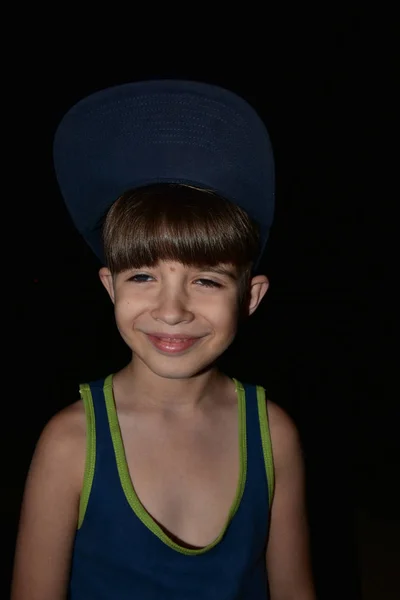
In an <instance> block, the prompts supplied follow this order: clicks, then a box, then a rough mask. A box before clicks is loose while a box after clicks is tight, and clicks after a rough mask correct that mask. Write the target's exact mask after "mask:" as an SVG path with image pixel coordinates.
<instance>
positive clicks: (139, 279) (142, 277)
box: [128, 273, 152, 283]
mask: <svg viewBox="0 0 400 600" xmlns="http://www.w3.org/2000/svg"><path fill="white" fill-rule="evenodd" d="M149 279H152V277H151V276H150V275H146V273H136V274H135V275H132V276H131V277H129V279H128V281H135V282H136V283H146V282H147V281H148V280H149Z"/></svg>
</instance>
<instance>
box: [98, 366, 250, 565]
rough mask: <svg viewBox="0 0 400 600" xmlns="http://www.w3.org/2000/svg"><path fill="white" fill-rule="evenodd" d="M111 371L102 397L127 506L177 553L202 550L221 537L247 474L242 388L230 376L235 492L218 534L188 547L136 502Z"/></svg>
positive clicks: (213, 545)
mask: <svg viewBox="0 0 400 600" xmlns="http://www.w3.org/2000/svg"><path fill="white" fill-rule="evenodd" d="M112 378H113V376H112V375H109V376H108V377H107V378H106V380H105V382H104V397H105V401H106V409H107V415H108V422H109V425H110V432H111V437H112V442H113V446H114V452H115V459H116V463H117V468H118V473H119V478H120V481H121V486H122V489H123V491H124V493H125V497H126V499H127V501H128V503H129V505H130V506H131V508H132V510H133V511H134V512H135V514H136V516H137V517H138V518H139V519H140V520H141V521H142V523H143V524H144V525H145V526H146V527H147V528H148V529H149V530H150V531H151V532H152V533H154V535H156V536H157V537H158V538H159V539H160V540H161V541H162V542H164V543H165V544H166V545H167V546H169V547H170V548H172V549H173V550H176V551H177V552H180V553H181V554H186V555H189V556H196V555H199V554H205V553H206V552H208V551H209V550H211V549H212V548H214V547H215V546H216V545H217V544H218V543H219V542H220V541H221V539H222V538H223V536H224V535H225V532H226V530H227V528H228V525H229V523H230V522H231V520H232V519H233V517H234V515H235V513H236V511H237V509H238V508H239V505H240V502H241V499H242V496H243V492H244V488H245V484H246V475H247V438H246V397H245V391H244V388H243V386H242V384H241V383H240V382H239V381H237V380H236V379H234V380H233V381H234V383H235V387H236V393H237V398H238V424H239V481H238V486H237V489H236V495H235V498H234V501H233V504H232V506H231V508H230V511H229V514H228V518H227V521H226V523H225V525H224V527H223V529H222V531H221V533H220V534H219V535H218V537H217V538H216V539H215V540H214V541H213V542H211V544H209V545H208V546H205V547H204V548H199V549H190V548H185V547H184V546H180V545H179V544H177V543H176V542H174V541H173V540H171V539H170V538H169V537H168V535H167V534H166V533H165V532H164V531H163V530H162V529H161V527H160V526H159V525H158V524H157V523H156V522H155V521H154V520H153V518H152V517H151V516H150V515H149V513H148V512H147V511H146V509H145V508H144V506H143V504H142V503H141V502H140V500H139V498H138V496H137V494H136V491H135V489H134V487H133V484H132V481H131V478H130V475H129V469H128V464H127V461H126V456H125V450H124V446H123V441H122V436H121V430H120V427H119V422H118V416H117V411H116V406H115V400H114V395H113V389H112Z"/></svg>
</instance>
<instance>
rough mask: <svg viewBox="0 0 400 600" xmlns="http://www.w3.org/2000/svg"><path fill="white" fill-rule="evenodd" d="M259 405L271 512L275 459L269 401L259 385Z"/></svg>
mask: <svg viewBox="0 0 400 600" xmlns="http://www.w3.org/2000/svg"><path fill="white" fill-rule="evenodd" d="M257 404H258V417H259V421H260V433H261V443H262V448H263V454H264V463H265V472H266V474H267V483H268V501H269V509H270V510H271V504H272V499H273V496H274V486H275V474H274V459H273V454H272V444H271V434H270V430H269V422H268V411H267V399H266V397H265V390H264V388H263V387H261V386H259V385H258V386H257Z"/></svg>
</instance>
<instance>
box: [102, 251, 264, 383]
mask: <svg viewBox="0 0 400 600" xmlns="http://www.w3.org/2000/svg"><path fill="white" fill-rule="evenodd" d="M100 278H101V280H102V282H103V284H104V286H105V287H106V289H107V291H108V293H109V294H110V297H111V299H112V301H113V303H114V306H115V318H116V323H117V326H118V329H119V332H120V334H121V336H122V338H123V339H124V341H125V342H126V344H127V345H128V346H129V347H130V348H131V350H132V351H133V352H134V355H135V360H138V361H139V362H140V363H141V364H142V365H143V366H145V367H146V368H147V369H150V370H151V371H152V372H153V373H155V374H157V375H158V376H161V377H165V378H169V379H185V378H189V377H192V376H194V375H196V374H198V373H199V372H200V371H202V370H204V369H205V368H207V367H208V366H210V365H211V364H212V363H213V362H214V361H215V360H216V359H217V358H218V357H219V356H220V355H221V354H222V353H223V352H224V351H225V350H226V349H227V348H228V346H229V345H230V344H231V343H232V341H233V339H234V337H235V334H236V330H237V321H238V314H239V280H238V273H237V270H236V268H235V267H233V266H232V265H218V267H209V268H198V267H193V266H184V265H182V264H181V263H179V262H173V261H160V262H159V263H158V264H157V266H155V267H151V268H148V267H143V268H142V269H132V270H129V271H124V272H122V273H119V274H118V275H114V276H113V275H111V273H110V271H109V270H108V269H106V268H103V269H101V270H100ZM250 286H251V289H250V300H249V303H248V314H252V313H253V312H254V311H255V310H256V308H257V306H258V305H259V303H260V301H261V299H262V298H263V296H264V294H265V293H266V291H267V289H268V280H267V278H266V277H265V276H264V275H259V276H257V277H254V278H253V279H252V281H251V284H250Z"/></svg>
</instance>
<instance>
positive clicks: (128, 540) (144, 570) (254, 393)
mask: <svg viewBox="0 0 400 600" xmlns="http://www.w3.org/2000/svg"><path fill="white" fill-rule="evenodd" d="M234 381H235V385H236V391H237V397H238V407H239V410H238V415H239V444H240V453H241V454H240V477H239V483H238V487H237V493H236V497H235V500H234V502H233V504H232V507H231V510H230V513H229V515H228V516H227V521H226V525H225V527H224V528H223V530H222V531H221V533H220V535H219V536H218V538H217V539H216V540H214V542H212V543H211V544H210V545H209V546H206V547H205V548H201V549H188V548H185V547H184V546H180V545H179V544H177V543H176V542H174V541H173V540H172V539H170V538H169V537H168V535H167V534H166V533H165V532H164V531H163V530H162V529H161V528H160V527H159V525H158V524H157V523H156V522H155V521H154V520H153V519H152V517H151V516H150V515H149V513H147V511H146V510H145V508H144V507H143V505H142V504H141V503H140V500H139V498H138V497H137V495H136V492H135V490H134V488H133V485H132V482H131V479H130V477H129V471H128V466H127V462H126V458H125V454H124V448H123V443H122V438H121V432H120V429H119V424H118V417H117V412H116V408H115V402H114V398H113V392H112V376H109V377H107V378H106V379H105V380H101V381H96V382H93V383H90V384H84V385H82V386H81V396H82V399H83V402H84V405H85V411H86V420H87V456H86V468H85V478H84V485H83V490H82V495H81V503H80V513H79V524H78V530H77V533H76V537H75V542H74V549H73V558H72V569H71V578H70V589H69V594H70V595H69V598H70V600H266V599H267V598H268V597H269V596H268V581H267V573H266V564H265V552H266V542H267V535H268V525H269V506H270V503H271V497H272V493H273V467H272V453H271V443H270V436H269V429H268V418H267V410H266V400H265V392H264V389H263V388H261V387H258V386H257V387H256V386H252V385H242V384H240V383H239V382H238V381H236V380H234Z"/></svg>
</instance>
